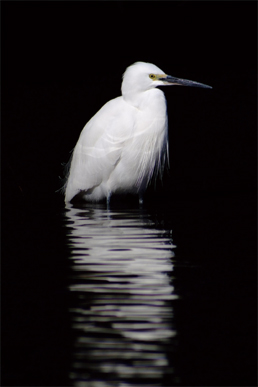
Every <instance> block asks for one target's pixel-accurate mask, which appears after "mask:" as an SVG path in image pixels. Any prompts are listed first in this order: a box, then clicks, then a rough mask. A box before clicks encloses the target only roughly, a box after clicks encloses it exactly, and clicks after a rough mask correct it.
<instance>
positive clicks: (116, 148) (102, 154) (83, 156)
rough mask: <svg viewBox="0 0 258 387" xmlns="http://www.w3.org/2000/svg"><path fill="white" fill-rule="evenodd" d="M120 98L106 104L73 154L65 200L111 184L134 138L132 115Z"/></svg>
mask: <svg viewBox="0 0 258 387" xmlns="http://www.w3.org/2000/svg"><path fill="white" fill-rule="evenodd" d="M128 109H130V107H128V105H127V104H126V103H125V102H124V101H123V99H122V98H121V97H118V98H115V99H114V100H111V101H109V102H108V103H106V104H105V105H104V106H103V107H102V108H101V109H100V110H99V112H98V113H97V114H95V116H94V117H92V119H91V120H90V121H89V122H88V123H87V124H86V126H85V127H84V129H83V130H82V132H81V135H80V137H79V140H78V142H77V144H76V147H75V149H74V152H73V157H72V162H71V167H70V174H69V178H68V182H67V187H66V200H67V201H69V200H71V199H72V198H73V197H74V196H75V195H76V194H77V193H78V192H80V191H81V190H89V189H92V188H93V187H96V186H98V185H100V184H101V183H102V182H105V181H107V180H108V178H109V176H110V174H111V173H112V171H113V170H114V168H115V166H116V165H117V163H118V162H119V159H120V157H121V153H122V149H123V146H124V143H125V142H126V141H128V139H129V138H130V136H131V131H132V127H133V125H134V123H133V115H132V114H131V112H129V111H128Z"/></svg>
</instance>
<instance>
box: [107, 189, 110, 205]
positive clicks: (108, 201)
mask: <svg viewBox="0 0 258 387" xmlns="http://www.w3.org/2000/svg"><path fill="white" fill-rule="evenodd" d="M110 198H111V193H110V192H109V193H108V194H107V208H108V209H109V205H110Z"/></svg>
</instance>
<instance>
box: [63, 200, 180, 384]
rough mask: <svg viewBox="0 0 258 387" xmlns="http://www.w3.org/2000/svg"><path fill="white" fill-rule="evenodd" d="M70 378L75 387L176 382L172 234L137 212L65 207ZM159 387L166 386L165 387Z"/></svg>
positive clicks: (102, 208)
mask: <svg viewBox="0 0 258 387" xmlns="http://www.w3.org/2000/svg"><path fill="white" fill-rule="evenodd" d="M65 224H66V228H67V236H68V241H69V242H68V243H69V248H70V260H71V270H72V275H71V281H70V282H71V284H70V291H71V294H72V296H73V297H72V305H71V310H70V313H71V318H72V329H73V330H74V333H75V343H74V353H73V364H72V366H71V372H70V378H71V380H72V383H73V385H74V386H76V387H91V386H100V387H101V386H125V387H126V386H137V385H139V384H140V385H141V386H143V385H146V386H149V387H151V386H161V385H167V384H166V383H165V382H164V380H166V378H168V380H169V381H170V382H171V383H174V382H175V380H174V379H173V378H175V376H174V375H175V370H174V368H173V365H172V364H171V359H172V358H173V356H172V353H173V348H174V346H175V342H174V338H175V337H176V331H175V329H174V326H173V307H172V305H173V300H175V299H176V298H177V295H176V294H175V292H174V287H173V285H172V283H173V276H172V272H173V257H174V251H173V250H174V248H175V246H174V245H173V242H172V231H171V230H163V229H160V228H158V227H156V225H155V223H154V222H153V221H152V220H151V218H150V216H149V215H148V213H146V212H144V211H140V210H134V211H132V210H130V211H116V212H113V211H110V210H106V209H105V208H104V207H101V206H96V207H89V208H87V207H86V208H83V209H76V208H73V207H68V208H67V212H66V219H65ZM164 383H165V384H164Z"/></svg>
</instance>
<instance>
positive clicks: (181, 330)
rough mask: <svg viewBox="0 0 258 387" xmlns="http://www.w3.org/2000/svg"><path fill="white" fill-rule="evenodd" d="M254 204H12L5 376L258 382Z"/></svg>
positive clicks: (46, 380) (82, 382)
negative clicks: (141, 205) (73, 205)
mask: <svg viewBox="0 0 258 387" xmlns="http://www.w3.org/2000/svg"><path fill="white" fill-rule="evenodd" d="M254 202H255V198H254V196H252V195H242V196H239V197H238V196H231V197H219V196H214V197H211V196H210V197H203V198H196V199H192V200H188V199H186V198H177V199H176V200H173V201H171V202H170V201H168V200H167V201H164V205H163V203H162V202H161V201H159V204H157V202H155V201H149V202H147V203H146V204H145V206H144V207H143V209H139V208H138V206H137V204H136V205H132V206H131V207H128V206H126V205H125V204H124V205H122V206H121V205H120V206H116V204H115V203H114V204H113V205H111V208H110V210H107V209H106V207H105V206H104V205H95V206H85V207H81V208H75V207H68V208H64V206H63V204H62V203H60V202H58V203H52V205H49V204H46V203H45V202H40V201H39V200H34V201H31V202H29V203H28V202H22V201H21V202H20V203H19V205H17V203H14V205H13V206H10V207H9V208H8V209H6V210H4V211H3V215H4V218H3V219H4V221H5V227H4V229H3V258H4V259H3V312H4V313H3V323H2V331H3V332H4V334H3V339H2V341H3V344H2V348H3V349H2V350H3V354H4V358H3V360H4V361H3V368H2V385H3V386H5V385H6V386H25V385H26V386H50V385H51V386H76V387H77V386H78V387H84V386H85V387H88V386H90V387H91V386H100V387H101V386H123V387H125V386H150V387H151V386H171V385H181V386H218V385H223V386H225V385H228V386H231V385H236V386H252V385H256V348H255V347H256V336H255V334H256V254H255V253H256V243H255V240H256V228H255V213H254V211H253V210H254Z"/></svg>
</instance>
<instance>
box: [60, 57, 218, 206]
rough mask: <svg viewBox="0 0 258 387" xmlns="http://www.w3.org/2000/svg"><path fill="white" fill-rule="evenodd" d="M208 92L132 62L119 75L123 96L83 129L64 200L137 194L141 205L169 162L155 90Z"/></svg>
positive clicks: (162, 103)
mask: <svg viewBox="0 0 258 387" xmlns="http://www.w3.org/2000/svg"><path fill="white" fill-rule="evenodd" d="M164 85H182V86H196V87H204V88H211V87H210V86H207V85H204V84H202V83H197V82H193V81H189V80H185V79H179V78H175V77H172V76H170V75H167V74H165V73H164V72H163V71H162V70H161V69H160V68H158V67H157V66H155V65H154V64H151V63H144V62H136V63H134V64H133V65H131V66H129V67H128V68H127V69H126V71H125V73H124V76H123V82H122V96H120V97H117V98H115V99H112V100H111V101H109V102H107V103H106V104H105V105H104V106H103V107H102V108H101V109H100V110H99V111H98V112H97V113H96V114H95V115H94V116H93V117H92V118H91V119H90V121H89V122H88V123H87V124H86V125H85V127H84V129H83V130H82V132H81V135H80V137H79V140H78V142H77V144H76V146H75V148H74V151H73V155H72V158H71V163H70V170H69V173H68V178H67V181H66V184H65V187H64V189H65V201H66V202H70V201H71V200H72V199H74V198H77V199H83V200H86V201H91V202H97V201H100V200H102V199H105V198H106V199H107V202H108V203H109V200H110V197H111V195H112V194H114V193H136V194H138V195H139V199H140V202H142V195H143V193H144V191H145V190H146V187H147V185H148V183H149V182H150V180H151V178H152V176H153V174H158V173H160V176H161V177H162V173H163V170H164V166H165V163H166V161H167V160H168V124H167V109H166V99H165V96H164V93H163V92H162V91H161V90H160V89H156V87H157V86H164Z"/></svg>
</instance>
